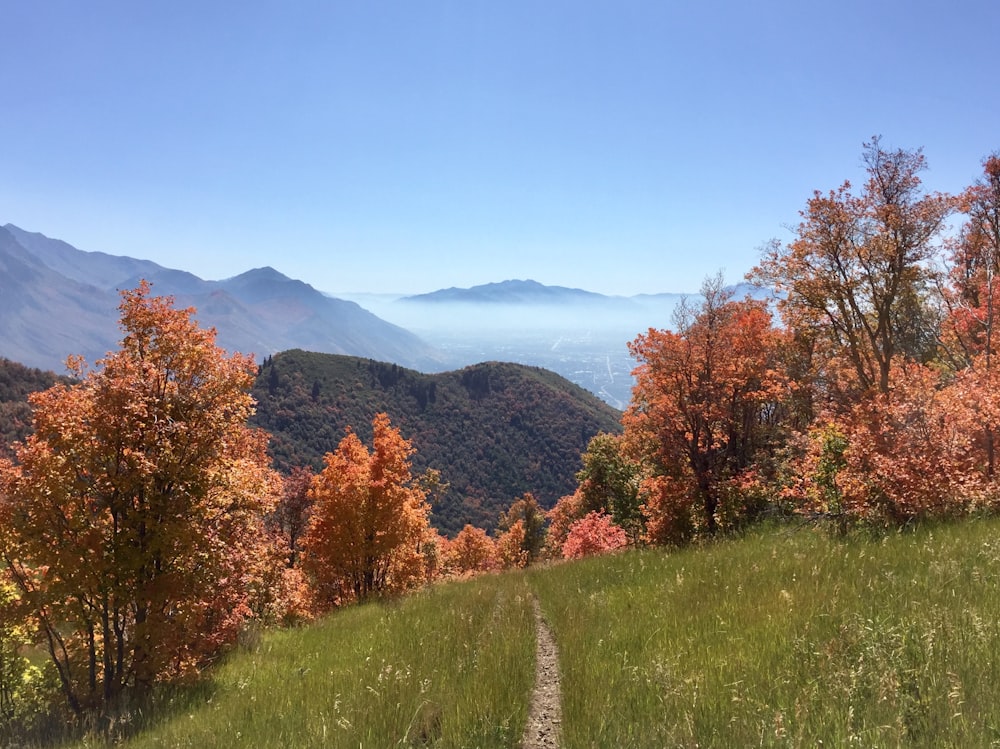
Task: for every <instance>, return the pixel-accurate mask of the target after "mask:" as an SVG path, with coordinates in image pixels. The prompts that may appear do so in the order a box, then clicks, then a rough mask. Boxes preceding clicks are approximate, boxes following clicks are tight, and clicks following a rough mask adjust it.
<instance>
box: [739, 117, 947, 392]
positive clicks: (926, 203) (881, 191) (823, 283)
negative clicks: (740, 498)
mask: <svg viewBox="0 0 1000 749" xmlns="http://www.w3.org/2000/svg"><path fill="white" fill-rule="evenodd" d="M864 164H865V167H866V169H867V174H868V179H867V181H866V182H865V185H864V187H863V188H862V190H861V193H860V194H859V195H855V194H854V193H853V192H852V190H851V184H850V183H849V182H845V183H844V184H843V185H841V187H839V188H838V189H836V190H831V191H830V192H829V193H827V194H823V193H821V192H819V191H817V192H816V193H815V194H814V195H813V197H812V198H811V199H810V200H809V202H808V204H807V206H806V208H805V210H803V211H802V212H801V215H802V221H801V223H800V224H799V226H798V229H797V232H796V234H797V236H796V238H795V240H794V241H792V242H791V244H789V245H787V246H782V245H781V244H779V243H777V242H775V243H772V244H771V245H770V246H769V247H768V248H766V250H765V252H764V255H763V258H762V260H761V263H760V265H758V267H756V268H755V269H754V270H753V271H752V272H751V274H750V279H751V280H753V281H755V282H758V283H762V284H765V285H773V286H774V287H775V288H776V289H777V290H778V291H779V292H780V294H781V295H782V298H781V301H780V303H779V307H780V309H781V314H782V317H783V319H784V321H785V323H786V325H787V326H788V328H789V329H790V330H791V331H793V332H794V333H795V334H796V336H797V340H798V341H799V342H800V343H801V344H802V345H805V346H809V347H811V348H812V349H813V350H814V354H815V361H816V365H817V368H818V370H819V372H818V378H819V382H821V383H822V387H823V389H825V390H826V392H827V395H829V396H831V397H840V396H841V395H843V394H844V393H846V394H847V395H850V396H851V397H852V398H856V397H858V396H859V395H860V394H861V393H864V392H865V391H869V390H874V391H878V392H881V393H887V392H888V391H889V387H890V373H891V371H892V362H893V360H894V358H896V357H897V356H902V357H909V358H913V359H917V360H921V359H926V358H928V357H929V356H930V355H931V354H932V353H933V347H934V341H935V336H936V329H935V327H936V323H937V320H936V317H935V313H934V312H933V309H932V308H931V306H930V305H929V304H928V299H929V294H930V291H931V289H932V288H933V286H934V276H933V263H932V261H933V260H934V259H936V258H937V257H939V253H940V250H941V246H940V242H939V239H940V237H941V233H942V230H943V228H944V225H945V219H946V217H947V216H948V214H949V213H950V211H951V210H952V205H953V202H952V200H951V199H950V198H949V197H947V196H945V195H941V194H937V193H927V192H925V191H924V189H923V188H922V186H921V181H920V177H919V176H918V175H919V173H920V172H921V171H923V170H924V169H925V168H926V163H925V159H924V156H923V153H922V152H921V151H920V150H916V151H907V150H903V149H899V150H895V151H890V150H886V149H885V148H884V147H883V146H882V143H881V141H880V139H879V138H878V137H876V138H873V139H872V140H871V142H869V143H866V144H865V146H864Z"/></svg>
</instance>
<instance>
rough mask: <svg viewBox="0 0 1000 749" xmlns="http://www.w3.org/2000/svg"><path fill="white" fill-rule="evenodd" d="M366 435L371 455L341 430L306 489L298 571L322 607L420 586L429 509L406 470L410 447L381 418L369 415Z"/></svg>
mask: <svg viewBox="0 0 1000 749" xmlns="http://www.w3.org/2000/svg"><path fill="white" fill-rule="evenodd" d="M372 430H373V432H374V435H373V438H372V441H373V448H372V450H371V452H369V450H368V448H367V447H365V446H364V445H363V444H362V443H361V440H360V439H358V437H357V435H356V434H354V433H353V432H351V431H348V433H347V436H346V437H344V439H343V440H341V442H340V446H339V447H338V448H337V450H336V451H335V452H333V453H330V454H328V455H327V456H326V460H325V462H326V467H325V468H324V469H323V470H322V471H321V472H320V473H319V474H318V475H317V476H316V477H315V478H314V479H313V483H312V488H311V489H310V491H309V495H310V497H311V498H312V499H313V502H314V506H313V511H312V517H311V519H310V521H309V528H308V530H307V532H306V535H305V537H304V538H303V539H302V544H303V547H304V558H303V567H304V569H305V571H306V572H307V574H308V575H309V577H310V579H311V581H312V584H313V585H314V586H315V589H316V592H317V595H318V596H319V598H320V603H321V605H325V606H326V607H329V606H333V605H336V604H340V603H344V602H350V601H363V600H365V599H366V598H368V597H370V596H372V595H375V594H378V593H383V592H400V591H404V590H407V589H410V588H413V587H415V586H416V585H418V584H420V583H422V582H423V558H422V556H421V553H420V552H421V541H422V540H423V536H424V532H425V531H426V529H427V524H428V523H427V515H428V512H429V509H430V508H429V506H428V504H427V501H426V497H427V493H426V491H425V490H424V489H423V488H422V487H421V486H419V485H418V483H417V482H415V481H414V479H413V476H412V475H411V473H410V455H412V453H413V447H412V446H411V445H410V443H409V442H408V441H407V440H405V439H403V437H402V435H401V434H400V433H399V430H398V429H395V428H393V426H392V425H391V424H390V423H389V417H388V416H386V415H385V414H377V415H376V416H375V419H374V421H373V423H372Z"/></svg>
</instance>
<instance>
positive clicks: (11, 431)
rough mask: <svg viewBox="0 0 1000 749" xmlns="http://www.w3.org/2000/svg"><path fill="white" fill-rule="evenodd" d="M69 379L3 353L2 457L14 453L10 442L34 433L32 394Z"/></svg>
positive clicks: (0, 392) (0, 391)
mask: <svg viewBox="0 0 1000 749" xmlns="http://www.w3.org/2000/svg"><path fill="white" fill-rule="evenodd" d="M65 380H66V378H63V377H57V376H56V375H55V374H54V373H52V372H46V371H45V370H42V369H34V368H32V367H26V366H24V365H23V364H19V363H18V362H14V361H10V360H9V359H4V358H3V357H0V458H2V457H11V455H12V453H11V449H10V446H11V445H12V444H13V443H14V442H19V441H21V440H23V439H24V438H25V437H27V436H28V434H30V433H31V406H30V405H29V404H28V395H29V394H30V393H34V392H36V391H39V390H47V389H48V388H50V387H52V386H53V385H55V384H56V382H59V381H65Z"/></svg>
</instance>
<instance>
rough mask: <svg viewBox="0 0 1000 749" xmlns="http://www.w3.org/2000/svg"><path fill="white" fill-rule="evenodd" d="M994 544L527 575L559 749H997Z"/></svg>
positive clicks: (792, 548)
mask: <svg viewBox="0 0 1000 749" xmlns="http://www.w3.org/2000/svg"><path fill="white" fill-rule="evenodd" d="M998 531H1000V523H998V522H997V521H995V520H991V521H979V522H969V523H966V524H962V525H953V526H944V527H938V528H936V529H924V530H918V531H916V532H914V533H907V534H902V535H897V536H891V537H888V538H885V539H883V540H881V541H877V542H874V541H870V540H859V539H854V540H851V541H849V542H841V541H836V540H832V539H829V538H828V537H826V536H824V535H821V534H815V533H811V532H799V533H795V534H791V535H785V534H774V533H770V534H763V535H755V536H753V537H751V538H748V539H746V540H744V541H741V542H738V543H723V544H719V545H717V546H713V547H710V548H707V549H702V550H698V549H692V550H688V551H685V552H682V553H678V554H675V555H670V556H666V555H663V554H661V553H658V552H644V553H632V554H627V555H622V556H619V557H617V558H614V559H611V560H589V561H587V562H585V563H582V564H577V565H563V566H560V567H558V568H555V569H552V570H547V571H544V572H539V573H535V574H533V575H532V584H533V587H535V588H536V589H537V590H538V592H539V594H540V596H541V599H542V603H543V608H544V609H545V610H546V612H547V614H548V616H549V617H550V619H551V622H552V625H553V630H554V633H555V637H556V639H557V641H558V642H559V643H560V646H561V647H562V654H561V660H562V663H563V669H564V674H563V679H564V680H563V718H564V726H563V734H564V738H565V741H566V744H565V745H566V746H569V747H582V746H609V747H610V746H630V747H668V746H691V747H693V746H699V747H713V746H717V747H733V746H803V747H812V746H821V745H822V746H903V745H905V746H927V747H945V746H954V747H975V746H990V745H996V744H995V743H994V742H997V741H1000V591H998V589H997V581H998V580H1000V533H998Z"/></svg>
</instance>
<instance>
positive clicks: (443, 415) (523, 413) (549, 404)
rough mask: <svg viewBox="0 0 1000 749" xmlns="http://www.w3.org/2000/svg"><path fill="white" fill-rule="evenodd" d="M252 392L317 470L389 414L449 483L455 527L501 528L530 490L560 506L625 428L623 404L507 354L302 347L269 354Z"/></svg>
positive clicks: (275, 450)
mask: <svg viewBox="0 0 1000 749" xmlns="http://www.w3.org/2000/svg"><path fill="white" fill-rule="evenodd" d="M254 396H255V397H256V398H257V401H258V406H257V414H256V416H255V417H254V424H255V425H256V426H259V427H263V428H264V429H267V430H268V431H269V432H270V433H271V435H272V439H271V452H272V455H273V456H274V458H275V464H276V466H277V467H278V468H279V469H281V470H282V471H288V470H290V469H291V468H292V467H293V466H297V465H308V466H310V467H312V468H314V469H319V468H320V467H321V465H322V458H323V455H324V454H325V453H327V452H331V451H333V450H335V449H336V447H337V444H338V443H339V441H340V440H341V439H342V438H343V437H344V433H345V429H346V428H347V427H351V428H352V429H353V430H354V431H355V432H356V433H357V434H358V436H359V437H360V438H361V439H362V440H364V441H368V440H370V439H371V434H370V432H371V423H372V419H373V417H374V416H375V414H377V413H379V412H385V413H387V414H389V416H390V417H391V419H392V422H393V424H395V425H396V426H397V427H398V428H399V429H400V430H401V432H402V434H403V435H404V436H405V437H406V438H407V439H408V440H411V441H412V443H413V446H414V448H415V449H416V454H415V456H414V470H415V472H417V473H419V472H422V471H424V470H425V469H427V468H436V469H438V470H440V471H441V474H442V479H443V480H444V481H446V482H447V483H448V485H449V486H448V489H447V491H446V492H445V493H444V495H443V496H442V497H441V498H440V500H439V501H438V503H437V504H436V505H435V506H434V508H433V514H432V521H433V523H434V525H435V526H436V527H438V528H439V529H441V530H442V531H444V532H446V533H450V534H453V533H455V532H457V531H458V530H460V529H461V528H462V527H463V526H464V525H465V524H466V523H472V524H474V525H478V526H480V527H487V528H492V527H493V526H494V525H495V524H496V521H497V518H498V516H499V513H500V512H501V511H502V510H504V509H506V508H507V506H509V505H510V503H511V502H512V501H513V500H514V499H516V498H517V497H518V496H520V495H522V494H523V493H524V492H532V493H533V494H534V495H535V496H536V497H537V498H538V501H539V502H540V504H541V505H542V506H543V507H551V506H552V505H553V504H554V503H555V501H556V500H557V499H558V498H559V497H560V496H562V495H564V494H567V493H569V492H571V491H573V488H574V486H575V479H574V474H575V473H576V471H578V470H579V468H580V454H581V453H582V452H583V451H584V450H585V449H586V447H587V443H588V441H589V440H590V438H591V437H593V436H594V435H595V434H597V433H598V432H601V431H605V432H617V431H619V430H620V428H621V426H620V422H619V420H620V417H621V414H620V413H619V412H617V411H615V410H614V409H613V408H611V407H610V406H608V405H607V404H605V403H603V402H602V401H601V400H599V399H598V398H597V397H595V396H594V395H592V394H590V393H588V392H587V391H585V390H583V389H582V388H580V387H578V386H576V385H573V384H572V383H570V382H569V381H567V380H565V379H563V378H562V377H560V376H559V375H557V374H555V373H553V372H549V371H547V370H543V369H538V368H535V367H526V366H521V365H517V364H502V363H497V362H490V363H485V364H478V365H475V366H472V367H467V368H465V369H461V370H458V371H454V372H444V373H441V374H434V375H425V374H421V373H419V372H416V371H413V370H409V369H405V368H402V367H399V366H396V365H393V364H386V363H383V362H376V361H372V360H369V359H361V358H356V357H349V356H337V355H330V354H316V353H310V352H305V351H301V350H293V351H286V352H283V353H281V354H277V355H275V356H274V357H272V358H268V359H267V360H266V361H265V362H264V364H263V365H262V366H261V369H260V374H259V375H258V377H257V383H256V385H255V387H254Z"/></svg>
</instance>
